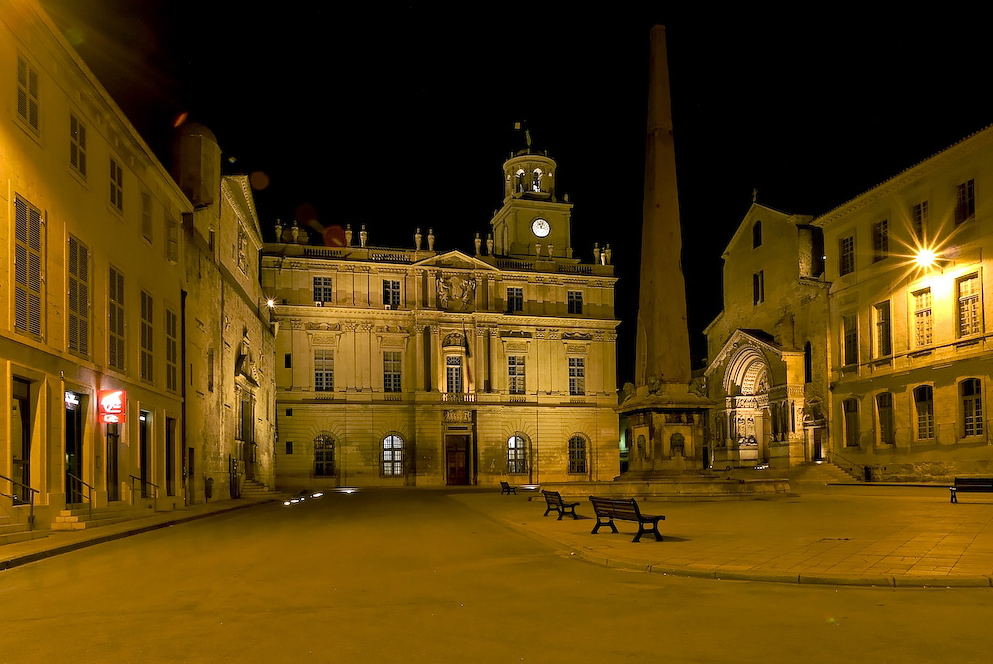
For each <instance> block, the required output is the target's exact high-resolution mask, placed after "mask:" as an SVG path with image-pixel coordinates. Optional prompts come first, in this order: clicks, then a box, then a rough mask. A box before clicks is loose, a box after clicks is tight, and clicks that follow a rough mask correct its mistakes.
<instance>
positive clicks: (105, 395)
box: [97, 390, 127, 424]
mask: <svg viewBox="0 0 993 664" xmlns="http://www.w3.org/2000/svg"><path fill="white" fill-rule="evenodd" d="M126 406H127V392H125V391H124V390H97V407H98V413H99V415H100V420H101V421H102V422H104V423H106V424H118V423H120V422H123V421H124V413H125V411H126V410H127V408H126Z"/></svg>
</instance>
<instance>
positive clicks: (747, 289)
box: [705, 203, 827, 468]
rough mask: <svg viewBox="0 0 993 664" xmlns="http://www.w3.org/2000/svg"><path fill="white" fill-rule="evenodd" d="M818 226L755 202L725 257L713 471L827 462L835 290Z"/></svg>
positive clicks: (716, 336)
mask: <svg viewBox="0 0 993 664" xmlns="http://www.w3.org/2000/svg"><path fill="white" fill-rule="evenodd" d="M811 220H812V218H811V217H809V216H802V215H791V214H786V213H783V212H779V211H777V210H773V209H771V208H769V207H766V206H763V205H759V204H757V203H753V204H752V206H751V208H750V209H749V210H748V213H747V214H746V215H745V218H744V219H743V220H742V222H741V224H740V225H739V227H738V230H737V232H736V233H735V234H734V237H732V239H731V241H730V242H729V243H728V246H727V248H726V249H725V250H724V254H723V255H722V258H723V260H724V273H723V280H724V308H723V310H722V311H721V313H720V314H719V315H718V316H717V318H716V319H714V321H713V322H712V323H711V324H710V325H708V326H707V328H706V330H705V333H706V335H707V346H708V356H709V358H710V363H709V365H708V367H707V370H706V376H707V384H708V389H709V396H710V398H711V399H712V400H713V401H714V402H716V403H717V404H718V405H717V407H715V408H714V409H713V410H712V411H711V421H710V441H711V448H712V449H713V465H714V466H715V467H718V468H724V467H726V465H731V466H739V465H744V466H750V465H757V464H763V463H768V464H770V465H771V466H773V467H778V468H785V467H789V466H795V465H798V464H801V463H804V462H808V461H817V460H820V459H821V458H822V457H823V456H825V454H824V453H825V452H826V449H825V448H826V442H827V440H826V435H825V434H826V430H825V426H826V416H825V413H826V404H825V400H826V394H827V378H826V375H825V371H824V367H826V366H827V354H826V349H825V344H824V342H823V341H824V329H825V325H826V315H827V284H826V283H825V282H824V281H823V271H824V270H823V258H822V256H823V242H822V240H821V232H820V229H819V228H815V227H813V226H811V223H810V222H811Z"/></svg>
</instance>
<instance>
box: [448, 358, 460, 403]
mask: <svg viewBox="0 0 993 664" xmlns="http://www.w3.org/2000/svg"><path fill="white" fill-rule="evenodd" d="M445 378H446V384H445V387H447V388H448V392H449V394H459V393H461V392H462V357H461V356H459V355H449V356H448V357H446V358H445Z"/></svg>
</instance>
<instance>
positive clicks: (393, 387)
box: [383, 350, 400, 392]
mask: <svg viewBox="0 0 993 664" xmlns="http://www.w3.org/2000/svg"><path fill="white" fill-rule="evenodd" d="M383 391H384V392H399V391H400V351H398V350H387V351H383Z"/></svg>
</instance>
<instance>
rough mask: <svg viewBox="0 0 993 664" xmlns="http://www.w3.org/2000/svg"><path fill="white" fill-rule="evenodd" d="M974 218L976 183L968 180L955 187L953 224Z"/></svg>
mask: <svg viewBox="0 0 993 664" xmlns="http://www.w3.org/2000/svg"><path fill="white" fill-rule="evenodd" d="M975 216H976V181H975V180H969V181H968V182H963V183H962V184H960V185H959V186H958V187H957V191H956V196H955V224H956V225H958V224H961V223H964V222H966V221H969V220H970V219H973V218H974V217H975Z"/></svg>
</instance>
